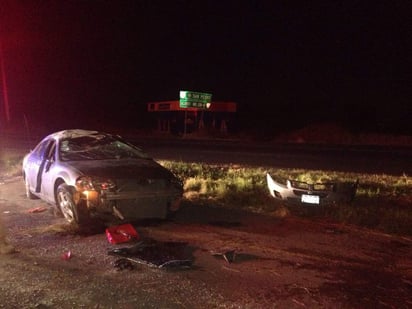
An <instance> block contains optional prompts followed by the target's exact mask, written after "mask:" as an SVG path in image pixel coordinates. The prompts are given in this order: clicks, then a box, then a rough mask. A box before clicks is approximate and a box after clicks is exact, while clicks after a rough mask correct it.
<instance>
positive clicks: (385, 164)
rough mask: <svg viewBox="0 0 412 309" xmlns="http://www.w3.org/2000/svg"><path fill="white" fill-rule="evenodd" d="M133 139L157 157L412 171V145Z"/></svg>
mask: <svg viewBox="0 0 412 309" xmlns="http://www.w3.org/2000/svg"><path fill="white" fill-rule="evenodd" d="M134 142H135V144H136V145H141V147H142V148H143V149H145V150H147V151H148V152H149V153H150V154H152V155H153V156H154V157H155V158H156V159H170V160H182V161H183V162H204V163H209V164H222V163H225V164H243V165H245V164H246V165H249V166H263V167H272V168H273V167H278V168H304V169H312V170H331V171H342V172H356V173H372V174H388V175H403V174H406V175H411V174H412V147H399V146H398V147H388V146H359V145H358V146H348V145H310V144H273V143H247V142H244V141H218V140H213V141H210V140H190V139H189V140H185V139H177V140H167V139H166V140H163V139H135V140H134Z"/></svg>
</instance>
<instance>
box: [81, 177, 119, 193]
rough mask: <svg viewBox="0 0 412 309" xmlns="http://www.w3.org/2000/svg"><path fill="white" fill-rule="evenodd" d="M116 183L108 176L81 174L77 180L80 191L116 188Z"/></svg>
mask: <svg viewBox="0 0 412 309" xmlns="http://www.w3.org/2000/svg"><path fill="white" fill-rule="evenodd" d="M115 187H116V184H115V183H114V182H113V181H112V180H110V179H106V178H99V177H90V176H81V177H79V178H78V179H77V180H76V188H77V190H78V191H80V192H85V191H93V190H94V191H100V190H110V189H114V188H115Z"/></svg>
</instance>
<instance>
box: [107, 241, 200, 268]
mask: <svg viewBox="0 0 412 309" xmlns="http://www.w3.org/2000/svg"><path fill="white" fill-rule="evenodd" d="M108 254H109V255H114V256H121V257H123V258H126V259H127V260H128V261H132V262H135V263H139V264H145V265H148V266H151V267H157V268H190V267H191V266H192V264H193V249H192V248H191V247H190V246H188V244H187V243H185V242H172V241H170V242H161V241H156V240H152V239H148V240H144V241H140V242H138V243H137V244H135V245H133V246H131V247H123V248H116V249H113V250H110V251H109V252H108Z"/></svg>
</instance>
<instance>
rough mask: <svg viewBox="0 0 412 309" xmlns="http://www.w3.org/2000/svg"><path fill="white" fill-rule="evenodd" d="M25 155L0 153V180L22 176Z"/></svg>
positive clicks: (10, 152)
mask: <svg viewBox="0 0 412 309" xmlns="http://www.w3.org/2000/svg"><path fill="white" fill-rule="evenodd" d="M22 160H23V155H22V154H21V153H20V152H18V151H15V152H13V151H8V152H7V153H3V152H0V178H1V177H10V176H18V175H21V164H22Z"/></svg>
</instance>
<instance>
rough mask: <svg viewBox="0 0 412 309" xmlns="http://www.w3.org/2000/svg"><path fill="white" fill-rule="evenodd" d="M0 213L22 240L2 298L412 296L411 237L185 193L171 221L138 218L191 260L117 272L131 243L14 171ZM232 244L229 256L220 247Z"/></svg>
mask: <svg viewBox="0 0 412 309" xmlns="http://www.w3.org/2000/svg"><path fill="white" fill-rule="evenodd" d="M36 208H38V209H39V210H43V209H44V211H38V212H31V211H32V210H33V209H36ZM0 214H1V216H2V221H3V226H4V227H5V228H6V230H7V239H8V241H9V243H10V244H11V245H13V246H14V247H15V249H16V251H17V252H16V253H14V254H7V255H0V271H1V273H2V276H0V286H1V288H0V298H1V299H3V300H7V301H6V302H3V304H1V305H0V308H136V307H145V308H160V307H161V308H187V307H190V308H194V307H195V308H239V307H240V308H270V307H276V308H305V307H310V308H322V307H323V308H331V307H333V308H359V307H362V308H372V307H373V308H379V307H380V308H387V307H389V308H391V307H392V308H409V307H412V296H411V295H412V240H411V239H410V238H407V237H401V236H392V235H386V234H382V233H378V232H374V231H370V230H366V229H360V228H356V227H353V226H347V225H338V224H335V223H333V222H328V221H324V220H305V219H299V218H295V217H291V216H290V217H285V218H282V219H279V218H273V217H270V216H260V215H255V214H250V213H245V212H239V211H235V210H223V209H219V208H206V207H200V206H196V205H192V204H189V203H186V204H185V207H184V208H183V209H182V210H181V211H180V212H179V213H178V215H177V216H176V217H175V218H174V220H173V221H168V222H140V223H135V224H134V226H135V228H136V230H137V231H138V232H139V234H140V237H141V239H154V240H157V241H173V242H184V243H185V244H187V248H189V249H190V252H191V254H192V257H193V266H192V267H191V268H190V269H187V270H163V269H158V268H153V267H148V266H146V265H141V264H135V267H134V269H133V270H122V271H119V270H116V268H115V267H114V264H113V263H114V262H115V261H116V260H117V259H118V257H115V256H111V255H109V254H108V251H109V250H113V249H114V248H121V247H126V246H130V245H131V244H123V245H112V244H110V243H109V242H108V241H107V238H106V235H105V233H104V228H99V229H92V230H88V231H87V232H85V231H79V230H77V229H76V228H73V227H72V226H69V225H67V224H66V223H65V221H64V220H63V219H62V218H60V217H56V216H55V215H54V213H53V211H52V210H51V208H50V206H48V205H46V204H44V203H43V202H41V201H39V200H34V201H30V200H27V199H26V198H25V196H24V190H23V184H22V181H21V179H20V178H19V177H17V178H15V179H11V180H9V181H6V182H4V183H3V184H1V185H0ZM227 250H235V252H236V256H235V260H234V261H233V262H232V263H228V262H226V261H225V260H224V259H223V258H222V256H214V255H213V253H218V252H224V251H227ZM67 252H70V253H71V257H70V258H69V259H63V258H62V256H64V254H65V253H67Z"/></svg>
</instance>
